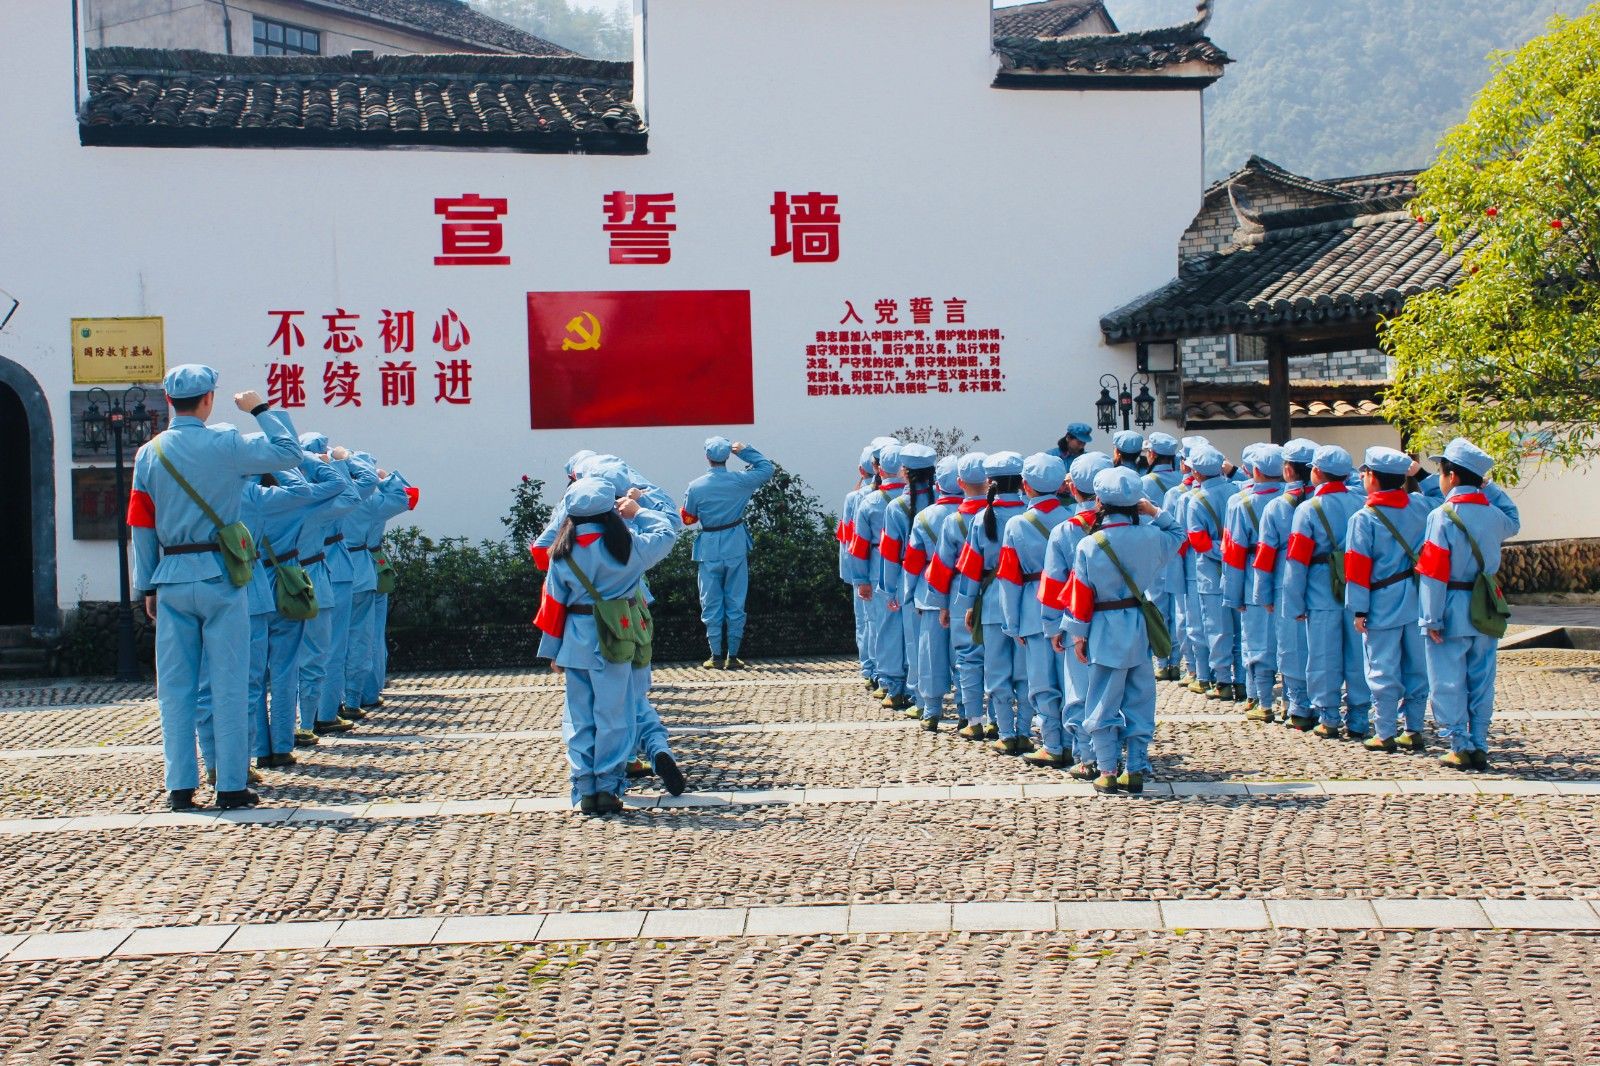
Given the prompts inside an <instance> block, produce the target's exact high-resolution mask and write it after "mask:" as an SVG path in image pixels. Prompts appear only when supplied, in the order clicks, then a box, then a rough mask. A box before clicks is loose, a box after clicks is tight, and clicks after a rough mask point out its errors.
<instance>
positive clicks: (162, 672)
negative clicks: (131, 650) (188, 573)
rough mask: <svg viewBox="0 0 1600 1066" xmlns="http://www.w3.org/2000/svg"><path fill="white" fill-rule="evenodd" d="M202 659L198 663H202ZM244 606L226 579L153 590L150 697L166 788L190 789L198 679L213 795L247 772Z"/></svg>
mask: <svg viewBox="0 0 1600 1066" xmlns="http://www.w3.org/2000/svg"><path fill="white" fill-rule="evenodd" d="M202 660H203V661H202ZM249 669H250V605H249V602H248V600H247V599H246V598H245V593H244V590H243V589H240V588H235V587H234V586H233V584H232V583H231V582H229V581H228V579H227V578H224V577H216V578H212V579H211V580H208V581H183V582H178V583H175V584H171V585H161V586H160V587H159V588H158V589H157V595H156V676H157V684H156V697H157V699H158V700H159V702H160V704H161V744H162V753H163V756H164V758H165V761H166V785H167V788H168V790H173V789H185V788H196V787H198V786H199V783H200V766H199V763H198V761H197V760H196V757H195V736H196V729H197V728H204V726H202V724H201V723H200V721H199V719H200V714H199V709H200V708H199V702H200V687H201V681H202V680H206V681H208V682H209V683H210V701H209V702H210V705H211V714H210V724H209V732H210V734H211V744H209V745H208V747H211V746H214V749H215V753H216V754H215V757H214V759H213V760H212V762H211V765H212V767H213V768H214V769H215V770H216V771H217V790H218V791H219V792H238V791H240V790H241V789H243V788H244V787H245V785H246V783H247V779H246V775H247V774H248V772H249V770H250V714H249V708H248V700H249V682H248V678H249Z"/></svg>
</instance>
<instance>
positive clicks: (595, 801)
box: [578, 796, 600, 814]
mask: <svg viewBox="0 0 1600 1066" xmlns="http://www.w3.org/2000/svg"><path fill="white" fill-rule="evenodd" d="M599 799H600V797H599V796H585V797H583V798H582V799H581V800H579V801H578V813H579V814H599V813H600V805H599Z"/></svg>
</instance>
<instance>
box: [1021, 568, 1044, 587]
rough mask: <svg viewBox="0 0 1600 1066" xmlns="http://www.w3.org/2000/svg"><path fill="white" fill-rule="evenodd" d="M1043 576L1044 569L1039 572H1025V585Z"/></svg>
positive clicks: (1023, 578)
mask: <svg viewBox="0 0 1600 1066" xmlns="http://www.w3.org/2000/svg"><path fill="white" fill-rule="evenodd" d="M1043 577H1044V573H1043V571H1041V572H1039V573H1037V574H1023V575H1022V583H1023V584H1024V585H1028V584H1032V583H1033V582H1035V581H1038V580H1039V579H1041V578H1043Z"/></svg>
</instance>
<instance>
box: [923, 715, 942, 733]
mask: <svg viewBox="0 0 1600 1066" xmlns="http://www.w3.org/2000/svg"><path fill="white" fill-rule="evenodd" d="M922 730H923V732H925V733H937V732H938V731H939V719H937V718H924V719H923V720H922Z"/></svg>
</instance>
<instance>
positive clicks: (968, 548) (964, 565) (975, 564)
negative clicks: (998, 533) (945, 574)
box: [956, 544, 983, 581]
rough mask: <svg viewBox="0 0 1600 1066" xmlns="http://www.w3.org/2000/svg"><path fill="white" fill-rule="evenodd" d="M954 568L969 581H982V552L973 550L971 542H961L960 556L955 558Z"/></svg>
mask: <svg viewBox="0 0 1600 1066" xmlns="http://www.w3.org/2000/svg"><path fill="white" fill-rule="evenodd" d="M956 570H957V572H959V573H960V574H961V576H962V577H964V578H967V579H968V580H970V581H982V580H983V553H981V552H976V551H973V550H972V545H971V544H963V545H962V546H961V556H960V558H958V559H957V560H956Z"/></svg>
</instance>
